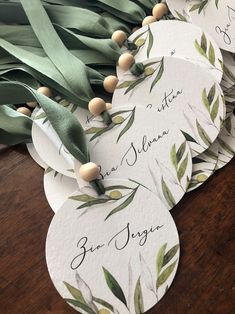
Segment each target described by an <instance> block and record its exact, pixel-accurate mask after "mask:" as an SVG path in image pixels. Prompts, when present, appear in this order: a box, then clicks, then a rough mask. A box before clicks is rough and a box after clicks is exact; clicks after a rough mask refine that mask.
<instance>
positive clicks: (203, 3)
mask: <svg viewBox="0 0 235 314" xmlns="http://www.w3.org/2000/svg"><path fill="white" fill-rule="evenodd" d="M214 1H215V6H216V8H217V9H219V1H220V0H214ZM208 3H209V0H203V1H202V0H199V3H196V4H194V5H193V6H192V7H191V9H190V10H189V12H193V11H197V10H198V14H201V12H202V11H203V9H204V8H205V7H206V6H207V5H208Z"/></svg>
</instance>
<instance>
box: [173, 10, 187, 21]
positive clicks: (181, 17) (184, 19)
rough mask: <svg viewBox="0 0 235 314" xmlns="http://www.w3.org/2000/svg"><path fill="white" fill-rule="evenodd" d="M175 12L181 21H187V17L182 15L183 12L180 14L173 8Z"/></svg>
mask: <svg viewBox="0 0 235 314" xmlns="http://www.w3.org/2000/svg"><path fill="white" fill-rule="evenodd" d="M175 14H176V15H177V19H178V20H180V21H182V22H188V20H187V18H186V17H185V16H184V15H183V14H185V13H184V12H183V14H181V13H180V12H179V11H177V10H175Z"/></svg>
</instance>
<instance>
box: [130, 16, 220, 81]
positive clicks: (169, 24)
mask: <svg viewBox="0 0 235 314" xmlns="http://www.w3.org/2000/svg"><path fill="white" fill-rule="evenodd" d="M129 41H131V42H133V43H135V44H136V45H137V47H138V49H137V51H135V52H134V55H135V62H143V61H146V60H147V59H151V58H156V57H162V56H175V57H182V58H184V59H186V60H189V61H191V62H195V63H197V64H199V65H200V66H202V67H205V68H206V70H207V71H208V70H209V71H210V73H211V74H212V75H213V76H214V77H215V78H216V80H217V81H218V82H220V81H221V79H222V75H223V69H222V59H223V58H222V54H221V51H220V49H219V47H218V46H217V44H216V43H215V41H214V39H213V38H212V37H211V36H210V35H209V34H207V33H205V32H204V31H203V30H202V29H201V28H199V27H198V26H196V25H193V24H187V23H185V22H181V21H159V22H156V23H152V24H150V25H147V26H144V27H142V28H140V29H139V30H138V31H137V32H135V33H133V34H132V35H131V36H130V37H129Z"/></svg>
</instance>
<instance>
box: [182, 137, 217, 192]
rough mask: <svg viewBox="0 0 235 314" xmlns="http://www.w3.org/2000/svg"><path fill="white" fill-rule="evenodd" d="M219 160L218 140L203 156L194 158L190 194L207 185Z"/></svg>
mask: <svg viewBox="0 0 235 314" xmlns="http://www.w3.org/2000/svg"><path fill="white" fill-rule="evenodd" d="M218 159H219V144H218V142H217V140H216V141H215V142H214V143H213V144H212V145H211V146H210V147H209V148H208V149H207V150H206V151H205V152H204V153H202V154H201V155H199V156H197V157H195V158H193V172H192V178H191V181H190V183H189V187H188V192H191V191H193V190H195V189H197V188H198V187H200V186H201V185H202V184H203V183H205V182H206V181H207V180H208V179H209V178H210V177H211V176H212V175H213V174H214V172H215V170H216V166H217V164H218Z"/></svg>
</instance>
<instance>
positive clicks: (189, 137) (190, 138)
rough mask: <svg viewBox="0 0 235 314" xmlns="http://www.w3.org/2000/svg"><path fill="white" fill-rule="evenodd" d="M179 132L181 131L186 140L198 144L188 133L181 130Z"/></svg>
mask: <svg viewBox="0 0 235 314" xmlns="http://www.w3.org/2000/svg"><path fill="white" fill-rule="evenodd" d="M181 132H182V133H183V135H184V137H185V138H186V140H187V142H192V143H196V144H198V142H197V141H196V140H195V139H194V138H193V137H192V136H191V135H190V134H188V133H186V132H184V131H182V130H181Z"/></svg>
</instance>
